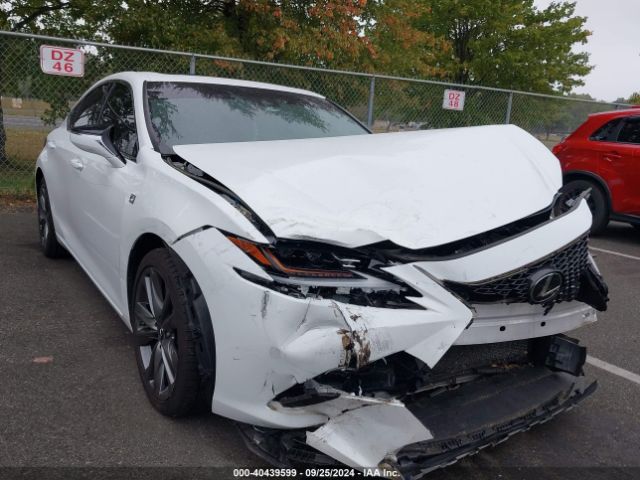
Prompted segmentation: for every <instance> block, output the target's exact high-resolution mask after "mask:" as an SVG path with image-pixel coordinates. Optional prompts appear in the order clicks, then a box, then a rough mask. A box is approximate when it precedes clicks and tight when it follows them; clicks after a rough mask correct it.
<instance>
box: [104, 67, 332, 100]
mask: <svg viewBox="0 0 640 480" xmlns="http://www.w3.org/2000/svg"><path fill="white" fill-rule="evenodd" d="M107 80H124V81H127V82H129V83H131V84H133V85H142V83H143V82H146V81H148V82H191V83H208V84H213V85H232V86H237V87H248V88H261V89H264V90H273V91H277V92H289V93H297V94H300V95H310V96H313V97H318V98H325V97H324V96H323V95H320V94H318V93H315V92H312V91H310V90H303V89H301V88H292V87H286V86H284V85H276V84H274V83H263V82H252V81H248V80H236V79H233V78H222V77H206V76H202V75H174V74H166V73H156V72H119V73H114V74H112V75H109V76H108V77H105V78H103V79H102V81H107Z"/></svg>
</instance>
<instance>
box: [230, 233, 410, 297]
mask: <svg viewBox="0 0 640 480" xmlns="http://www.w3.org/2000/svg"><path fill="white" fill-rule="evenodd" d="M226 236H227V238H228V239H229V240H230V241H231V242H232V243H233V244H234V245H236V246H237V247H238V248H239V249H240V250H242V251H243V252H244V253H245V254H246V255H247V256H249V258H251V259H252V260H253V261H254V262H255V263H257V264H258V265H259V266H260V267H262V268H263V269H264V270H265V272H266V273H268V274H269V276H270V277H271V278H272V279H273V280H272V281H271V282H269V281H265V280H264V279H263V278H260V277H257V276H256V275H253V274H251V273H249V272H246V271H244V270H241V269H236V272H237V273H238V274H239V275H240V276H242V277H243V278H245V279H246V280H249V281H251V282H253V283H258V284H260V285H263V286H266V287H268V288H270V289H272V290H276V291H278V292H280V293H284V294H287V295H290V296H293V297H297V298H316V299H323V298H324V299H332V300H335V301H339V302H343V303H350V304H355V305H362V306H367V307H380V308H411V309H422V308H423V307H421V306H420V305H418V304H416V303H414V302H412V301H411V300H410V299H409V297H420V296H421V295H420V293H418V292H417V291H416V290H415V289H413V288H411V287H409V286H408V285H405V284H403V283H402V282H400V281H399V280H398V279H396V278H395V277H393V276H391V275H389V274H388V273H386V272H384V271H383V270H381V268H380V267H384V266H386V263H385V262H383V261H381V260H377V259H373V258H370V257H368V256H366V255H364V254H363V253H361V252H357V251H353V250H350V249H345V248H341V247H334V246H331V245H324V244H320V243H316V242H305V241H290V240H276V241H274V242H273V243H271V244H257V243H254V242H251V241H249V240H246V239H244V238H240V237H237V236H234V235H230V234H227V235H226Z"/></svg>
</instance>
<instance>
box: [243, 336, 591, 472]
mask: <svg viewBox="0 0 640 480" xmlns="http://www.w3.org/2000/svg"><path fill="white" fill-rule="evenodd" d="M474 347H477V346H474ZM584 359H585V350H584V348H583V347H580V346H578V344H577V342H576V341H575V340H572V339H570V338H568V337H564V336H553V337H546V338H542V339H537V340H534V341H532V343H531V349H530V351H529V361H528V362H527V363H526V364H512V365H511V366H508V367H506V368H502V369H501V371H500V373H495V370H493V372H494V373H488V374H486V375H478V376H476V377H475V378H474V379H473V380H471V381H465V382H463V383H455V380H453V379H454V378H455V377H456V375H454V376H453V377H452V382H451V383H450V384H449V387H450V388H442V387H438V388H433V389H431V388H426V389H425V388H424V387H422V388H420V389H419V390H418V391H417V392H415V393H408V394H406V395H403V396H397V397H396V398H397V399H398V400H401V401H402V403H403V404H404V407H400V409H401V410H402V412H399V411H392V410H393V409H392V408H391V407H389V409H388V411H386V410H384V409H383V407H379V409H378V410H375V411H374V409H373V408H371V407H361V408H357V409H355V410H350V411H347V412H343V413H341V414H339V415H337V416H335V417H332V418H331V419H329V421H328V422H327V423H326V424H324V425H322V426H320V427H319V428H310V429H299V430H275V429H267V428H260V427H253V426H251V425H244V424H240V425H239V428H240V431H241V433H242V436H243V438H244V440H245V442H246V443H247V446H248V447H249V449H251V450H252V451H253V452H254V453H256V454H258V455H259V456H261V457H263V458H265V459H266V460H267V461H269V462H271V463H273V464H274V465H278V466H282V467H284V466H288V467H297V468H301V467H308V466H317V467H320V466H337V465H340V464H341V463H344V464H347V465H350V466H353V467H356V468H384V469H386V470H394V471H397V472H399V473H400V474H401V475H402V477H403V478H405V479H414V478H419V477H421V476H422V475H424V474H426V473H428V472H429V471H432V470H435V469H437V468H441V467H445V466H447V465H450V464H452V463H455V462H456V461H458V460H460V459H461V458H463V457H465V456H468V455H473V454H475V453H477V452H479V451H480V450H482V449H483V448H486V447H489V446H494V445H497V444H499V443H501V442H503V441H505V440H507V439H508V438H509V437H511V436H512V435H514V434H515V433H518V432H523V431H526V430H528V429H529V428H531V427H532V426H534V425H537V424H540V423H544V422H546V421H548V420H550V419H551V418H553V417H554V416H556V415H557V414H558V413H560V412H563V411H565V410H569V409H571V408H573V407H574V406H575V405H577V404H578V403H579V402H580V401H582V400H583V399H584V398H586V397H587V396H588V395H590V394H591V393H593V392H594V391H595V390H596V387H597V384H596V382H595V381H590V380H588V379H587V378H586V377H585V376H584V375H583V374H582V365H583V364H584ZM456 373H457V372H456ZM445 383H446V382H445ZM438 384H439V385H442V382H438ZM370 408H371V410H370V411H369V412H367V409H370ZM369 413H370V414H371V415H368V414H369ZM385 415H386V417H387V419H386V420H385V418H384V417H385ZM388 419H398V421H397V422H390V421H389V420H388ZM350 420H352V421H350ZM396 423H398V424H396ZM399 423H402V424H399ZM381 425H382V426H383V427H384V433H383V432H382V431H381ZM398 432H401V433H398ZM412 432H415V435H414V437H415V436H416V435H418V436H419V435H422V437H421V438H420V440H419V441H417V440H415V439H414V440H409V441H406V442H405V443H402V444H399V445H396V447H395V448H394V449H393V450H391V451H386V452H382V453H381V452H380V448H384V446H385V445H393V443H392V442H391V443H389V440H388V439H387V437H391V436H395V438H396V443H397V439H398V438H400V439H402V438H411V434H412ZM403 434H404V435H405V437H403V436H402V435H403ZM310 443H312V444H314V446H316V447H317V448H321V449H322V450H323V452H325V453H322V452H321V451H319V450H318V449H316V448H313V447H311V446H310ZM381 455H382V457H381ZM372 458H376V462H377V464H373V465H371V464H366V463H364V462H365V461H367V460H370V459H372Z"/></svg>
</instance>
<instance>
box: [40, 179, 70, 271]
mask: <svg viewBox="0 0 640 480" xmlns="http://www.w3.org/2000/svg"><path fill="white" fill-rule="evenodd" d="M38 233H39V235H40V247H41V248H42V252H43V253H44V255H45V257H49V258H60V257H63V256H65V255H66V253H67V252H66V250H65V249H64V247H63V246H62V245H60V243H59V242H58V239H57V238H56V228H55V225H54V224H53V214H52V212H51V202H50V201H49V192H48V190H47V182H46V181H45V180H44V178H42V179H41V180H40V183H39V185H38Z"/></svg>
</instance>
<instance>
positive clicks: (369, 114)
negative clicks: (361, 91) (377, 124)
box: [367, 75, 376, 128]
mask: <svg viewBox="0 0 640 480" xmlns="http://www.w3.org/2000/svg"><path fill="white" fill-rule="evenodd" d="M375 92H376V77H374V76H373V75H372V76H371V83H370V84H369V104H368V106H367V127H369V128H371V127H372V126H373V99H374V97H375Z"/></svg>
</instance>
